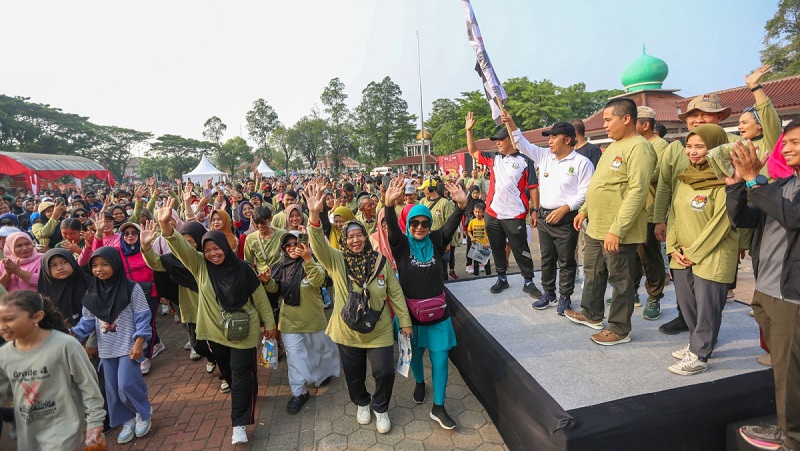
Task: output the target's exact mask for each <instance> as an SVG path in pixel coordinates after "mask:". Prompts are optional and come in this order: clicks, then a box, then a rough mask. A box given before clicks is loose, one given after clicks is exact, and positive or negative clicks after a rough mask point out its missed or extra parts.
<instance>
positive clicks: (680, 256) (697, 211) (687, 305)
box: [666, 124, 739, 376]
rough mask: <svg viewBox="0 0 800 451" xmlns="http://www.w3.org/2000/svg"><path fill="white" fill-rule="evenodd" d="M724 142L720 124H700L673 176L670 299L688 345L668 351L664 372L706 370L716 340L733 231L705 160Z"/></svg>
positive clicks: (732, 260) (731, 263)
mask: <svg viewBox="0 0 800 451" xmlns="http://www.w3.org/2000/svg"><path fill="white" fill-rule="evenodd" d="M726 142H727V136H726V134H725V131H724V130H723V129H722V127H720V126H718V125H713V124H705V125H701V126H699V127H697V128H695V129H694V130H692V131H691V132H689V134H688V135H687V137H686V154H687V155H688V156H689V160H690V165H689V166H688V167H687V168H686V170H685V171H683V172H682V173H681V174H679V175H678V180H679V182H678V186H677V188H676V191H675V195H674V196H673V200H672V208H670V213H669V219H668V221H667V243H666V244H667V253H668V254H671V256H672V260H671V261H670V268H671V269H672V274H673V283H674V284H675V297H676V298H677V300H678V305H679V306H680V308H681V312H682V313H683V316H684V319H686V324H687V325H688V326H689V344H687V345H686V347H684V348H682V349H679V350H677V351H675V352H673V353H672V356H673V357H675V358H676V359H679V362H677V363H675V364H673V365H671V366H670V367H669V370H670V371H671V372H673V373H675V374H680V375H682V376H691V375H694V374H697V373H699V372H702V371H705V370H707V369H708V363H707V362H708V359H709V357H711V352H712V351H713V350H714V346H715V345H716V343H717V336H718V335H719V327H720V323H721V321H722V309H723V308H724V307H725V303H726V301H727V300H726V297H727V296H726V295H727V292H728V289H729V288H730V285H731V283H733V280H734V276H735V274H736V268H737V262H738V259H737V252H738V249H739V245H738V241H739V232H738V231H737V230H735V229H733V228H732V227H731V223H730V221H729V220H728V214H727V210H726V208H725V199H726V194H725V182H724V181H723V180H720V179H718V178H717V176H716V174H715V173H714V171H713V170H712V169H711V167H710V166H709V164H708V159H707V158H706V156H707V154H708V150H709V149H713V148H714V147H717V146H719V145H721V144H724V143H726Z"/></svg>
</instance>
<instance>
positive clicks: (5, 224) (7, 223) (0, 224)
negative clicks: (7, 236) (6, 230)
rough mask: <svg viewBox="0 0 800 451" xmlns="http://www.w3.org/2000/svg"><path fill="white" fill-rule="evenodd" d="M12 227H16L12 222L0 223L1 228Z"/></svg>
mask: <svg viewBox="0 0 800 451" xmlns="http://www.w3.org/2000/svg"><path fill="white" fill-rule="evenodd" d="M11 225H14V223H13V222H11V221H3V222H0V226H11Z"/></svg>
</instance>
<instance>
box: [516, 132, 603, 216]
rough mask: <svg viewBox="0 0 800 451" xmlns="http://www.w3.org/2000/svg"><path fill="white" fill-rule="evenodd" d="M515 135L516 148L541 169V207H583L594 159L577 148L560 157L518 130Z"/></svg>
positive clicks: (551, 208) (548, 208) (553, 208)
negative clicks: (577, 150)
mask: <svg viewBox="0 0 800 451" xmlns="http://www.w3.org/2000/svg"><path fill="white" fill-rule="evenodd" d="M513 136H514V143H515V145H516V148H517V149H518V150H519V151H520V152H521V153H522V154H523V155H526V156H527V157H528V158H530V159H531V160H533V161H534V163H536V166H537V167H538V168H539V174H538V175H539V204H540V205H539V206H540V207H541V208H544V209H546V210H555V209H556V208H560V207H562V206H563V205H569V209H570V211H573V210H578V209H579V208H581V206H582V205H583V202H584V201H585V200H586V189H587V188H588V187H589V180H590V179H591V178H592V175H593V174H594V166H593V165H592V162H591V160H589V159H588V158H586V157H584V156H583V155H581V154H579V153H578V152H575V151H574V150H573V151H572V152H570V154H569V155H567V156H566V157H564V158H562V159H561V160H559V159H558V158H556V156H555V154H553V152H552V151H550V149H546V148H542V147H539V146H537V145H535V144H531V143H530V142H529V141H528V140H527V139H525V137H524V136H523V135H522V132H520V131H519V129H517V130H515V131H514V132H513Z"/></svg>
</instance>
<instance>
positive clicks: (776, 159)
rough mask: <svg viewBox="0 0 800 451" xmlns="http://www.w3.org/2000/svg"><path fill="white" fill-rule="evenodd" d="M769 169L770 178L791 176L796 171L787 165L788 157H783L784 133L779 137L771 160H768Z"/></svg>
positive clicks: (770, 157)
mask: <svg viewBox="0 0 800 451" xmlns="http://www.w3.org/2000/svg"><path fill="white" fill-rule="evenodd" d="M767 171H768V172H769V176H770V178H773V179H780V178H784V177H789V176H790V175H792V174H793V173H794V171H793V170H792V168H790V167H789V166H788V165H786V159H785V158H784V157H783V133H781V136H780V137H779V138H778V143H777V144H775V150H773V151H772V153H771V154H770V156H769V160H767Z"/></svg>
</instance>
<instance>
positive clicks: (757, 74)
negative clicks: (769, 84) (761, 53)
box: [744, 64, 772, 88]
mask: <svg viewBox="0 0 800 451" xmlns="http://www.w3.org/2000/svg"><path fill="white" fill-rule="evenodd" d="M771 71H772V66H770V65H769V64H765V65H763V66H761V67H759V68H758V69H756V70H754V71H753V72H750V73H749V74H747V75H745V76H744V83H745V84H746V85H747V87H749V88H754V87H756V86H758V82H759V80H761V77H763V76H764V75H766V74H768V73H769V72H771Z"/></svg>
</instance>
